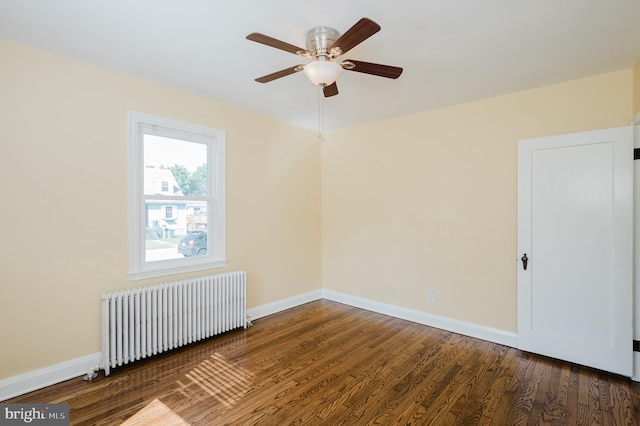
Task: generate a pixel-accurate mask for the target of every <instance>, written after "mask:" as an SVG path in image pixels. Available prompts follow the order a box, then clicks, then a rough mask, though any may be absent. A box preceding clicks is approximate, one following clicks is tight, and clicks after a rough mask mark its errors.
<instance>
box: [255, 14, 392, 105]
mask: <svg viewBox="0 0 640 426" xmlns="http://www.w3.org/2000/svg"><path fill="white" fill-rule="evenodd" d="M378 31H380V25H378V24H376V23H375V22H373V21H372V20H371V19H368V18H362V19H360V20H359V21H358V22H356V23H355V25H354V26H352V27H351V28H349V29H348V30H347V31H346V32H345V33H344V34H342V35H340V33H339V32H338V31H336V30H334V29H333V28H329V27H316V28H313V29H311V30H309V32H308V33H307V43H306V46H307V48H306V49H302V48H300V47H298V46H294V45H292V44H289V43H286V42H284V41H280V40H277V39H275V38H273V37H269V36H266V35H264V34H260V33H251V34H249V35H248V36H247V40H251V41H255V42H256V43H261V44H265V45H267V46H271V47H275V48H276V49H280V50H284V51H285V52H290V53H293V54H295V55H298V56H302V57H305V58H311V59H312V61H311V62H309V63H307V64H306V65H296V66H293V67H290V68H285V69H283V70H280V71H276V72H274V73H271V74H267V75H265V76H262V77H259V78H256V81H257V82H258V83H268V82H270V81H273V80H276V79H278V78H281V77H286V76H288V75H291V74H294V73H296V72H300V71H303V72H304V73H305V74H306V76H307V77H308V78H309V80H311V82H312V83H313V84H316V85H318V86H320V87H322V91H323V93H324V96H325V97H329V96H334V95H337V94H338V86H337V84H336V79H337V78H338V74H340V72H341V71H342V70H343V69H344V70H347V71H355V72H361V73H365V74H371V75H376V76H379V77H386V78H392V79H396V78H398V77H400V74H402V68H400V67H394V66H390V65H381V64H373V63H370V62H363V61H356V60H352V59H346V60H343V61H338V60H337V58H338V57H339V56H341V55H344V54H345V53H347V52H348V51H350V50H351V49H353V48H354V47H356V46H357V45H359V44H360V43H362V42H363V41H365V40H366V39H368V38H369V37H371V36H372V35H374V34H375V33H377V32H378Z"/></svg>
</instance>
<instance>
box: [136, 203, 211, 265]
mask: <svg viewBox="0 0 640 426" xmlns="http://www.w3.org/2000/svg"><path fill="white" fill-rule="evenodd" d="M168 203H171V204H168ZM145 208H146V218H147V220H146V228H145V261H146V262H153V261H158V260H168V259H182V258H184V257H191V256H204V255H205V254H207V253H208V252H209V242H208V235H207V231H208V228H209V226H208V225H209V224H208V217H209V216H208V214H207V211H208V206H207V202H206V201H179V202H178V201H176V202H168V201H167V200H147V201H146V202H145ZM169 212H171V215H172V216H171V217H170V218H169V217H167V216H168V215H169Z"/></svg>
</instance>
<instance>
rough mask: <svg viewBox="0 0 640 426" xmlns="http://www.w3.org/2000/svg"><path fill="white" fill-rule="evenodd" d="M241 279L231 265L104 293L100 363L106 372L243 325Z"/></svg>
mask: <svg viewBox="0 0 640 426" xmlns="http://www.w3.org/2000/svg"><path fill="white" fill-rule="evenodd" d="M246 282H247V280H246V272H244V271H236V272H227V273H223V274H218V275H211V276H206V277H200V278H193V279H188V280H183V281H174V282H168V283H164V284H156V285H152V286H147V287H140V288H136V289H132V290H124V291H118V292H115V293H109V294H104V295H103V296H102V362H101V365H100V366H99V368H102V369H104V372H105V375H107V376H108V375H109V373H110V370H111V368H115V367H117V366H121V365H123V364H128V363H130V362H133V361H137V360H139V359H142V358H146V357H149V356H152V355H156V354H158V353H161V352H165V351H168V350H171V349H173V348H177V347H180V346H183V345H187V344H189V343H192V342H197V341H199V340H202V339H206V338H208V337H211V336H214V335H217V334H221V333H224V332H226V331H229V330H233V329H235V328H239V327H244V328H246V327H247V308H246V300H247V291H246V288H247V285H246ZM95 375H96V374H95V373H93V375H92V372H91V371H90V372H89V374H88V375H87V376H93V377H95ZM91 378H92V377H88V380H90V379H91Z"/></svg>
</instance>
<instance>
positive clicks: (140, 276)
mask: <svg viewBox="0 0 640 426" xmlns="http://www.w3.org/2000/svg"><path fill="white" fill-rule="evenodd" d="M226 265H227V259H222V260H215V261H210V262H206V263H199V264H192V265H181V266H175V267H162V268H161V269H160V268H157V269H146V270H143V271H137V272H129V281H139V280H145V279H147V278H158V277H167V276H170V275H178V274H184V273H188V272H197V271H204V270H206V269H215V268H223V267H225V266H226Z"/></svg>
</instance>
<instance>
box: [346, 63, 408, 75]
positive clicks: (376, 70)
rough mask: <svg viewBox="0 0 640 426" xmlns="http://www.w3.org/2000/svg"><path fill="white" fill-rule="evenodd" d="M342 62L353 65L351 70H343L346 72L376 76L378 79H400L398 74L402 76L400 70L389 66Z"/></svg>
mask: <svg viewBox="0 0 640 426" xmlns="http://www.w3.org/2000/svg"><path fill="white" fill-rule="evenodd" d="M343 62H351V63H352V64H353V65H354V67H353V68H350V67H349V68H347V67H345V68H344V69H345V70H347V71H356V72H362V73H365V74H371V75H377V76H378V77H386V78H393V79H396V78H398V77H400V74H402V68H400V67H393V66H391V65H381V64H372V63H371V62H362V61H353V60H351V59H347V60H346V61H343Z"/></svg>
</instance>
